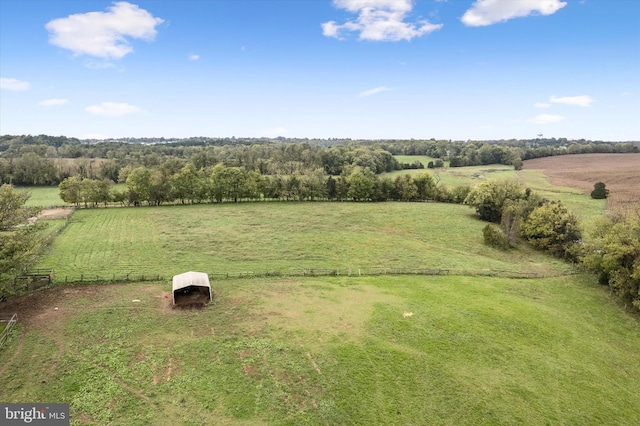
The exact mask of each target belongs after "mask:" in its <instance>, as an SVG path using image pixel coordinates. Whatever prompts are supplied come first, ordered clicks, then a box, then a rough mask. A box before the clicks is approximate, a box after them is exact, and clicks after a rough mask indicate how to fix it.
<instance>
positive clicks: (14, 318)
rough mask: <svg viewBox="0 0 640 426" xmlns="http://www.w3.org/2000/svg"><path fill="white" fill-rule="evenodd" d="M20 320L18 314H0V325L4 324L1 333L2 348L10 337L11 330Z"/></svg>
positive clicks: (0, 342)
mask: <svg viewBox="0 0 640 426" xmlns="http://www.w3.org/2000/svg"><path fill="white" fill-rule="evenodd" d="M17 322H18V314H13V315H4V316H0V325H2V326H4V330H2V333H1V334H0V348H1V347H2V345H4V342H5V341H6V340H7V338H8V337H9V332H10V331H11V329H12V328H13V326H14V325H15V324H16V323H17Z"/></svg>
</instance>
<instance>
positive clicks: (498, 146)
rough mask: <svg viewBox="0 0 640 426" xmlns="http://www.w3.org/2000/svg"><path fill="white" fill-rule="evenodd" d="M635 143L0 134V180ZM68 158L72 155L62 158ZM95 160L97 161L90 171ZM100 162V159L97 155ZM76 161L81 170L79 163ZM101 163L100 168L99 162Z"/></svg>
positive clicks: (634, 148) (469, 160)
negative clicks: (89, 138)
mask: <svg viewBox="0 0 640 426" xmlns="http://www.w3.org/2000/svg"><path fill="white" fill-rule="evenodd" d="M639 147H640V145H638V144H637V143H636V144H634V143H609V142H600V141H584V140H582V141H568V140H566V139H535V140H509V141H484V142H478V141H466V142H464V141H453V142H452V141H447V140H439V141H436V140H434V139H431V140H408V141H407V140H397V141H395V140H384V141H359V140H355V141H354V140H313V139H312V140H309V139H285V138H276V139H266V138H189V139H180V140H166V139H163V138H159V139H150V138H138V139H133V138H128V139H120V140H110V141H94V142H92V143H87V142H86V141H80V140H78V139H74V138H66V137H64V136H60V137H53V136H46V135H39V136H10V135H5V136H0V183H13V184H17V185H52V184H54V185H57V184H58V183H60V182H61V181H62V180H64V179H65V178H67V177H69V176H72V175H78V176H79V177H83V178H84V177H89V178H92V179H96V178H100V179H102V178H108V179H112V180H115V178H116V177H117V175H118V171H119V169H120V168H123V167H127V166H145V167H154V166H157V165H159V164H161V163H165V162H167V161H169V160H172V161H174V162H177V163H181V166H183V165H184V164H186V163H187V162H191V163H193V164H194V165H195V167H196V168H198V169H203V168H205V167H211V166H214V165H215V164H218V163H222V164H224V165H225V166H227V167H244V168H245V169H246V170H252V171H257V172H259V173H260V174H262V175H277V174H293V173H306V172H307V171H308V170H315V169H317V168H322V169H324V171H325V172H326V173H327V174H328V175H332V176H338V175H340V174H341V173H342V172H343V170H344V168H345V167H347V166H360V167H367V168H369V169H370V170H371V171H372V172H374V173H375V174H380V173H384V172H389V171H393V170H400V169H403V168H419V167H420V165H419V164H418V163H415V162H414V163H412V164H400V163H398V161H397V160H395V158H394V157H393V155H400V154H402V155H426V156H430V157H433V158H434V159H435V161H434V162H433V167H441V166H443V165H444V162H445V161H448V162H449V166H451V167H461V166H473V165H483V164H505V165H512V166H514V167H515V168H516V169H519V168H521V167H522V161H523V160H527V159H532V158H538V157H545V156H552V155H562V154H577V153H611V152H615V153H625V152H639V151H640V149H639ZM64 159H66V160H69V159H76V161H75V162H70V161H63V160H64ZM95 159H100V165H99V166H96V168H94V169H93V170H90V169H88V168H87V167H86V165H87V164H88V165H89V167H90V166H91V164H92V162H93V161H96V160H95ZM105 160H106V161H108V163H107V164H106V165H104V166H103V164H104V162H105ZM82 164H84V165H85V167H84V170H80V165H82ZM98 167H100V168H103V167H104V169H99V168H98Z"/></svg>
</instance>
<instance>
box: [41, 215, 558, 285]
mask: <svg viewBox="0 0 640 426" xmlns="http://www.w3.org/2000/svg"><path fill="white" fill-rule="evenodd" d="M484 226H485V224H484V223H483V222H481V221H479V220H478V219H476V217H475V216H474V214H473V210H472V209H471V208H469V207H468V206H462V205H451V204H439V203H337V202H335V203H328V202H317V203H312V202H307V203H278V202H266V203H240V204H237V205H234V204H223V205H194V206H166V207H139V208H107V209H93V210H84V209H81V210H79V211H76V212H75V213H74V214H73V216H72V218H71V221H70V223H69V225H68V226H67V228H65V229H64V231H63V232H62V233H61V234H60V235H59V236H58V237H57V239H56V240H55V241H54V243H53V245H52V246H51V249H50V250H49V251H48V253H46V254H45V255H44V256H42V257H41V259H40V261H39V262H38V265H37V267H40V268H54V269H55V271H56V280H57V281H58V282H60V281H62V282H64V280H65V276H69V277H73V278H77V277H79V276H80V275H81V274H83V275H85V276H95V275H100V276H102V277H107V278H111V277H112V276H113V275H114V274H115V275H116V276H122V275H126V274H127V273H133V274H136V275H141V274H145V275H155V274H159V275H161V276H165V277H168V276H171V275H173V274H176V273H181V272H184V271H188V270H200V271H204V272H208V273H227V272H240V271H254V272H266V271H273V270H280V271H288V270H290V269H302V268H305V269H309V268H315V269H317V268H329V269H335V268H365V267H367V268H369V267H395V268H446V269H453V270H468V269H470V270H484V269H499V270H511V271H521V272H527V273H541V274H551V275H553V274H559V273H563V272H565V271H567V270H568V269H569V267H568V266H567V265H565V264H564V263H562V262H560V261H556V260H553V259H550V258H549V257H547V256H546V255H543V254H541V253H539V252H537V251H534V250H532V249H530V248H527V247H523V248H522V249H520V250H512V251H508V252H503V251H499V250H495V249H492V248H488V247H486V246H485V245H484V244H483V242H482V228H483V227H484Z"/></svg>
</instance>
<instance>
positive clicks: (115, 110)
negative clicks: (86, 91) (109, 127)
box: [85, 102, 145, 117]
mask: <svg viewBox="0 0 640 426" xmlns="http://www.w3.org/2000/svg"><path fill="white" fill-rule="evenodd" d="M85 110H86V111H87V112H90V113H91V114H95V115H102V116H104V117H121V116H123V115H128V114H140V113H144V112H145V111H144V110H143V109H142V108H140V107H137V106H135V105H129V104H126V103H118V102H102V103H101V104H99V105H91V106H88V107H87V108H85Z"/></svg>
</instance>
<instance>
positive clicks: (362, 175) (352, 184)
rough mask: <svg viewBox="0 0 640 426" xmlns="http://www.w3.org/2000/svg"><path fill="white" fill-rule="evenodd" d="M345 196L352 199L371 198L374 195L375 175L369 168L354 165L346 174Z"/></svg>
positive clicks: (364, 199) (362, 199)
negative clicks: (346, 186)
mask: <svg viewBox="0 0 640 426" xmlns="http://www.w3.org/2000/svg"><path fill="white" fill-rule="evenodd" d="M346 183H347V185H348V187H349V189H348V190H347V197H349V198H351V199H352V200H354V201H366V200H371V199H373V197H374V196H375V188H376V175H375V174H374V173H373V172H372V171H371V169H369V168H362V167H359V166H356V167H354V168H353V171H352V172H351V173H350V174H349V176H347V178H346Z"/></svg>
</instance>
